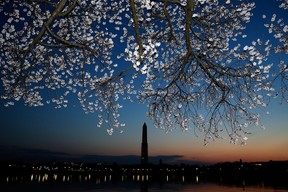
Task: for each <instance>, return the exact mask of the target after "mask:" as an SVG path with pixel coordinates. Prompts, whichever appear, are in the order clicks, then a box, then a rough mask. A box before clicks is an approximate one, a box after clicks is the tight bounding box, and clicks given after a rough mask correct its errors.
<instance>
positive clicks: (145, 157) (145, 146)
mask: <svg viewBox="0 0 288 192" xmlns="http://www.w3.org/2000/svg"><path fill="white" fill-rule="evenodd" d="M147 164H148V143H147V125H146V123H144V125H143V132H142V145H141V165H147Z"/></svg>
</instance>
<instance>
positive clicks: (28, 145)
mask: <svg viewBox="0 0 288 192" xmlns="http://www.w3.org/2000/svg"><path fill="white" fill-rule="evenodd" d="M256 2H257V4H256V10H255V14H254V16H253V17H252V22H251V24H249V26H248V29H247V30H248V31H249V33H248V38H247V40H251V39H253V38H255V37H256V35H261V34H263V32H261V30H266V29H265V28H264V27H263V23H265V22H264V21H263V20H262V14H266V15H267V18H271V15H272V12H273V11H274V10H277V8H276V7H275V6H276V4H275V1H272V0H271V1H268V0H267V1H260V0H258V1H256ZM259 2H260V3H259ZM279 14H280V16H281V17H283V18H284V19H285V18H288V11H286V12H279ZM285 14H286V15H285ZM286 23H288V20H287V21H286ZM258 32H259V33H258ZM250 37H251V38H250ZM286 57H287V55H286ZM3 103H4V101H2V100H0V119H1V121H0V153H2V156H1V155H0V158H7V156H6V157H5V154H10V155H11V157H12V156H14V155H17V154H15V153H17V152H19V150H21V151H22V152H23V151H25V150H26V152H27V150H31V151H33V150H34V151H33V154H34V155H35V157H36V156H37V155H39V153H40V152H39V150H42V153H43V152H44V153H45V152H46V153H47V154H48V152H51V153H55V152H57V153H59V154H62V153H63V154H71V155H76V156H82V155H92V156H93V155H100V156H126V155H140V146H141V133H142V125H143V123H144V122H146V124H147V126H148V145H149V156H161V155H163V156H169V157H171V158H170V160H174V161H178V162H179V161H193V162H194V161H195V162H198V161H201V162H223V161H238V160H239V159H242V160H243V161H268V160H288V150H287V149H288V119H287V118H288V104H287V103H286V104H285V103H284V104H282V105H279V100H275V101H272V102H271V103H270V104H269V106H268V107H267V110H268V111H269V112H270V114H269V115H266V116H263V117H262V123H263V124H264V125H265V127H266V129H265V130H263V129H261V128H260V127H251V128H249V129H251V132H252V134H251V135H250V136H249V139H248V141H247V145H245V146H240V145H233V144H230V143H229V139H228V137H227V136H226V135H223V136H224V137H226V139H225V138H224V139H223V140H217V141H215V142H212V143H210V144H209V145H208V146H203V143H204V142H203V136H202V135H201V134H200V133H198V135H199V137H197V136H196V135H195V134H194V132H193V131H191V132H182V131H181V130H174V131H172V132H169V133H165V132H164V131H163V130H159V129H156V128H154V127H153V122H152V121H151V120H149V119H147V117H146V107H145V105H141V104H137V103H127V105H125V106H124V109H123V110H122V113H121V119H122V120H123V121H124V122H125V123H126V127H124V129H123V130H124V132H123V133H120V132H115V133H114V134H113V135H112V136H110V135H108V134H107V132H106V129H107V128H108V127H105V126H103V127H101V128H98V127H97V126H96V124H97V114H95V113H94V114H88V115H87V114H84V112H83V111H82V109H81V107H80V106H79V104H77V103H75V106H72V105H71V106H69V107H67V108H65V109H57V110H56V109H54V108H53V106H49V105H48V106H44V107H37V108H29V107H26V106H24V105H23V104H22V103H21V102H19V103H16V104H15V106H13V107H9V108H6V107H4V106H3ZM9 150H10V153H9ZM37 150H38V152H39V153H37ZM3 151H5V153H3ZM7 151H8V152H7ZM31 151H30V153H32V152H31ZM18 155H19V154H18ZM0 160H1V159H0Z"/></svg>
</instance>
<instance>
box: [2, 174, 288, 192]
mask: <svg viewBox="0 0 288 192" xmlns="http://www.w3.org/2000/svg"><path fill="white" fill-rule="evenodd" d="M115 177H116V176H114V175H101V176H99V175H98V176H97V175H91V174H83V175H76V174H73V175H72V174H64V175H61V174H55V173H53V174H51V173H50V174H47V173H42V174H30V175H25V176H7V177H6V179H4V180H2V181H1V182H0V191H1V192H2V191H3V192H4V191H46V192H47V191H74V192H104V191H105V192H116V191H118V192H122V191H125V192H127V191H131V192H159V191H161V192H172V191H176V192H240V191H245V192H286V191H288V188H287V185H286V188H282V189H279V186H271V185H270V186H268V185H266V184H265V183H264V182H261V181H260V182H257V183H253V184H251V183H250V184H248V185H247V183H246V182H245V180H242V181H238V182H237V183H236V184H235V183H228V184H227V183H223V182H221V179H219V180H220V182H219V181H218V182H208V181H203V180H201V179H202V178H201V177H199V176H198V175H196V176H193V177H190V178H187V177H186V176H184V175H182V176H180V177H179V178H175V177H174V176H173V175H166V176H164V177H163V178H164V179H163V180H161V181H158V180H157V181H155V180H153V179H152V178H151V176H149V175H131V176H130V175H121V176H118V177H117V178H115ZM3 181H4V182H3Z"/></svg>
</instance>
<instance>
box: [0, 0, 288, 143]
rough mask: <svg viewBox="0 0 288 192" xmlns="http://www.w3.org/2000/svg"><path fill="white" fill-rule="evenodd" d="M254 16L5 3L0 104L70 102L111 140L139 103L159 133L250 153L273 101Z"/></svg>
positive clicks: (29, 0)
mask: <svg viewBox="0 0 288 192" xmlns="http://www.w3.org/2000/svg"><path fill="white" fill-rule="evenodd" d="M285 3H286V4H285ZM281 6H282V7H283V8H284V7H285V8H287V1H284V5H281ZM254 7H255V3H247V1H242V0H235V1H233V2H232V1H230V0H225V1H224V0H222V1H221V0H219V1H218V0H119V1H113V0H21V1H20V0H19V1H17V0H14V1H13V0H6V1H2V2H1V4H0V13H1V20H2V19H3V25H2V28H1V33H0V45H1V46H0V47H1V48H0V50H1V51H0V54H1V60H0V70H1V89H2V90H1V99H2V100H4V101H5V106H10V105H14V102H15V101H20V100H21V101H23V102H24V103H25V104H26V105H28V106H42V105H44V104H54V105H55V107H56V108H60V107H66V106H67V105H68V101H69V103H71V100H73V97H71V96H73V95H74V96H75V98H77V99H78V100H79V103H80V104H81V106H82V108H83V110H84V111H85V112H87V113H89V112H97V114H98V120H99V121H98V126H101V125H102V124H103V123H108V124H109V126H110V127H111V129H110V128H109V129H108V133H112V132H113V128H115V127H121V126H125V124H123V123H121V122H119V116H120V111H119V110H120V109H121V108H122V105H123V103H125V102H127V101H126V100H128V101H131V102H133V101H140V102H143V103H144V104H146V105H147V110H148V116H149V117H151V118H152V119H153V120H154V122H155V126H156V127H159V128H162V129H165V130H166V131H170V130H172V129H175V128H181V129H182V130H194V131H195V133H196V134H198V133H199V132H200V133H202V134H203V135H204V141H205V143H208V142H209V141H210V140H211V139H215V138H221V137H222V136H223V135H224V133H223V132H227V135H228V136H229V138H230V140H231V142H232V143H244V142H245V140H247V137H246V136H247V134H249V133H248V132H247V128H248V127H249V126H251V125H252V124H253V125H260V114H259V111H261V108H262V107H265V106H266V105H267V104H266V99H267V98H269V97H270V96H271V95H272V93H271V92H273V87H272V85H273V84H272V81H271V72H270V68H271V67H272V65H271V64H268V63H267V62H265V61H266V59H267V57H268V56H269V54H270V51H271V49H272V48H273V46H272V45H271V43H270V41H263V40H261V39H255V41H252V42H251V43H248V44H247V41H245V40H244V39H245V38H246V36H247V35H246V34H245V28H246V24H247V23H249V22H250V18H251V16H252V13H251V11H252V10H253V9H254ZM1 22H2V21H1ZM278 24H279V26H281V28H279V29H280V31H278V30H276V29H275V28H274V27H273V26H270V25H269V26H268V28H269V30H272V31H273V32H274V33H275V37H276V38H278V39H279V41H280V43H282V44H283V45H284V46H283V47H275V48H276V50H277V51H283V52H284V53H285V54H287V26H285V27H284V28H283V27H282V24H280V23H278ZM271 28H272V29H271ZM282 33H283V35H279V34H282ZM277 35H278V36H280V37H277ZM285 35H286V36H285ZM285 38H286V39H285ZM242 44H243V45H242ZM263 47H264V49H263ZM281 65H282V66H284V67H283V68H282V69H283V70H284V71H285V70H286V71H287V65H284V64H282V63H281ZM285 66H286V67H285Z"/></svg>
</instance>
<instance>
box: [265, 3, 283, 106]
mask: <svg viewBox="0 0 288 192" xmlns="http://www.w3.org/2000/svg"><path fill="white" fill-rule="evenodd" d="M279 1H280V4H279V8H281V9H284V10H286V11H288V1H287V0H279ZM266 17H267V16H266V15H263V18H264V19H266V20H267V18H266ZM284 19H285V18H281V17H279V16H277V15H276V14H273V16H272V18H271V19H270V20H267V24H265V27H266V28H267V29H268V32H269V33H270V34H273V37H274V38H275V39H277V41H271V45H270V46H272V47H273V48H274V52H275V54H277V55H280V54H281V56H280V59H279V63H278V68H279V71H276V73H275V74H273V76H274V77H275V78H274V79H273V83H274V82H277V81H280V85H281V86H280V87H279V88H278V90H277V91H276V94H277V95H278V94H279V95H281V99H282V101H284V102H285V101H286V102H288V95H287V94H288V82H287V81H288V64H287V59H286V58H287V54H288V25H286V24H285V20H284ZM286 22H287V21H286ZM273 83H272V85H274V84H275V83H274V84H273Z"/></svg>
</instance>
